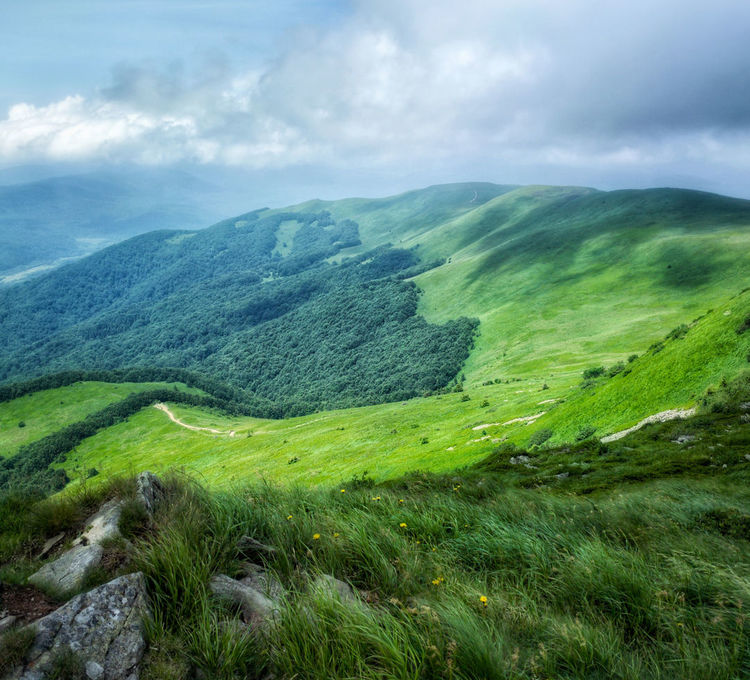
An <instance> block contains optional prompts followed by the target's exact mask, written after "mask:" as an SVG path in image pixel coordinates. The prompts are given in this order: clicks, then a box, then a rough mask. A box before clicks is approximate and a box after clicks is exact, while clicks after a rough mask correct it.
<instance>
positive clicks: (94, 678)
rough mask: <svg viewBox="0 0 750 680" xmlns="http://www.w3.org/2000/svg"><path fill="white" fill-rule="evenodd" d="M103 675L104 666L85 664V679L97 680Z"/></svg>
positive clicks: (93, 662) (88, 662)
mask: <svg viewBox="0 0 750 680" xmlns="http://www.w3.org/2000/svg"><path fill="white" fill-rule="evenodd" d="M103 675H104V666H102V665H101V664H98V663H96V661H87V662H86V677H87V678H91V680H99V679H100V678H101V677H102V676H103Z"/></svg>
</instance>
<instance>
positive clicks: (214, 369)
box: [0, 211, 477, 415]
mask: <svg viewBox="0 0 750 680" xmlns="http://www.w3.org/2000/svg"><path fill="white" fill-rule="evenodd" d="M358 244H359V234H358V225H357V224H356V222H353V221H352V220H347V219H345V220H339V221H336V220H334V219H333V218H332V217H331V215H330V214H329V213H328V212H325V211H323V212H318V213H291V212H276V213H274V212H270V211H255V212H252V213H248V214H245V215H242V216H240V217H238V218H234V219H231V220H226V221H224V222H221V223H219V224H217V225H215V226H213V227H210V228H208V229H204V230H202V231H198V232H187V231H182V232H175V231H159V232H151V233H149V234H145V235H143V236H139V237H136V238H134V239H131V240H129V241H126V242H124V243H121V244H118V245H116V246H113V247H111V248H108V249H106V250H104V251H101V252H99V253H97V254H95V255H92V256H90V257H88V258H86V259H85V260H82V261H80V262H77V263H75V264H72V265H69V266H67V267H63V268H61V269H59V270H57V271H55V272H52V273H50V274H48V275H47V276H44V277H41V278H39V279H36V280H32V281H29V282H27V283H24V284H20V285H16V286H13V287H9V288H6V289H3V290H0V347H2V349H1V350H0V380H2V381H4V382H8V381H11V380H19V379H29V378H32V377H34V376H39V375H42V374H44V373H48V372H50V371H66V370H89V371H90V370H112V369H122V368H125V367H132V366H142V367H151V368H153V367H161V368H165V367H170V368H179V369H190V370H193V371H200V372H204V373H209V374H210V375H212V376H214V377H215V378H216V379H218V380H220V381H223V382H225V383H227V384H229V385H231V386H233V387H234V388H239V389H241V390H243V391H245V395H246V397H247V398H248V399H250V396H249V395H248V392H249V393H252V394H253V395H255V397H254V399H255V401H254V403H255V404H260V403H266V400H270V401H271V402H273V403H274V404H275V408H274V409H273V410H274V412H275V413H276V414H278V415H296V414H301V413H307V412H311V411H314V410H316V409H322V408H333V407H344V406H354V405H363V404H372V403H378V402H382V401H390V400H397V399H404V398H408V397H411V396H415V395H417V394H422V393H424V392H427V391H432V390H435V389H438V388H440V387H443V386H445V385H447V384H448V383H449V382H450V381H451V380H452V379H454V378H455V376H456V375H457V373H458V371H459V370H460V368H461V365H462V363H463V361H464V360H465V359H466V357H467V356H468V352H469V349H470V345H471V342H472V337H473V335H474V332H475V330H476V326H477V322H476V321H475V320H469V319H465V318H463V319H458V320H455V321H452V322H449V323H447V324H444V325H441V326H440V325H434V324H428V323H427V322H426V321H425V320H424V319H423V318H422V317H420V316H418V315H417V313H416V312H417V302H418V295H419V291H418V290H417V288H416V287H415V286H414V284H413V283H411V282H409V281H408V280H406V279H407V278H408V277H409V276H413V275H414V274H416V273H418V272H419V271H422V270H424V269H425V268H428V267H430V266H434V265H436V264H439V262H431V263H423V262H420V260H419V258H418V256H417V255H416V253H415V252H414V251H413V250H403V249H397V248H393V247H391V246H382V247H380V248H377V249H375V250H373V251H370V252H367V253H364V254H359V255H357V256H352V257H348V258H347V257H343V258H342V257H341V256H340V255H339V253H340V251H341V250H342V249H344V248H348V247H351V246H355V245H358ZM337 255H339V257H334V256H337Z"/></svg>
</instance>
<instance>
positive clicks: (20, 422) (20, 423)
mask: <svg viewBox="0 0 750 680" xmlns="http://www.w3.org/2000/svg"><path fill="white" fill-rule="evenodd" d="M18 427H26V423H25V422H24V421H23V420H21V421H19V422H18Z"/></svg>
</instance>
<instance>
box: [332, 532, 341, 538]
mask: <svg viewBox="0 0 750 680" xmlns="http://www.w3.org/2000/svg"><path fill="white" fill-rule="evenodd" d="M339 536H341V534H339V533H335V534H334V535H333V537H334V538H338V537H339Z"/></svg>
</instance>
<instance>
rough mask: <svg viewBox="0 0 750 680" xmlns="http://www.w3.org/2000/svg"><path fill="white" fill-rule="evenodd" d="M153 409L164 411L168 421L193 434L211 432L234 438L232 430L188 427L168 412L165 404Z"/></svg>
mask: <svg viewBox="0 0 750 680" xmlns="http://www.w3.org/2000/svg"><path fill="white" fill-rule="evenodd" d="M154 408H158V409H159V410H160V411H164V413H166V414H167V416H169V419H170V420H171V421H172V422H173V423H176V424H177V425H179V426H180V427H184V428H186V429H188V430H193V431H195V432H211V433H212V434H226V435H229V436H230V437H234V430H229V431H227V430H215V429H214V428H212V427H198V426H197V425H188V424H187V423H183V422H182V421H181V420H180V419H179V418H178V417H177V416H175V414H174V413H172V411H170V410H169V407H168V406H167V405H166V404H154Z"/></svg>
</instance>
